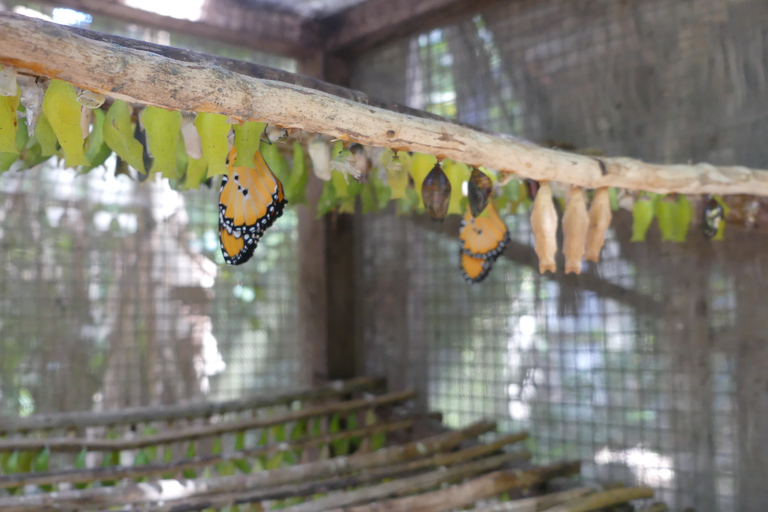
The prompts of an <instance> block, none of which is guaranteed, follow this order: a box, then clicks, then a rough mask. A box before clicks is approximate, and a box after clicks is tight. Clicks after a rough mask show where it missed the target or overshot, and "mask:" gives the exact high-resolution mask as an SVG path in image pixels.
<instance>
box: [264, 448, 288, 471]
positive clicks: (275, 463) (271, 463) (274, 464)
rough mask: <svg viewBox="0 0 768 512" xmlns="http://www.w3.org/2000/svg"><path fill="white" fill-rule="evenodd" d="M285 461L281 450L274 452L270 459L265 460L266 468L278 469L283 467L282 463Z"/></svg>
mask: <svg viewBox="0 0 768 512" xmlns="http://www.w3.org/2000/svg"><path fill="white" fill-rule="evenodd" d="M284 463H285V457H284V453H283V452H279V453H276V454H275V455H273V456H272V457H270V459H269V460H268V461H267V465H266V469H267V470H272V469H278V468H281V467H283V464H284Z"/></svg>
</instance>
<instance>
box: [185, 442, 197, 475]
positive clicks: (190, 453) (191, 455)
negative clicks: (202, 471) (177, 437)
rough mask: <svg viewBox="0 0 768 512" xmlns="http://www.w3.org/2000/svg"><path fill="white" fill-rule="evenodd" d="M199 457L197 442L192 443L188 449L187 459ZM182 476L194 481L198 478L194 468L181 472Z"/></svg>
mask: <svg viewBox="0 0 768 512" xmlns="http://www.w3.org/2000/svg"><path fill="white" fill-rule="evenodd" d="M196 456H197V443H195V441H190V442H189V446H188V447H187V458H188V459H194V458H195V457H196ZM181 474H182V475H184V478H188V479H190V480H191V479H193V478H195V477H197V471H195V470H194V469H193V468H186V469H183V470H182V471H181Z"/></svg>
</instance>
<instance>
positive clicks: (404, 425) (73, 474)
mask: <svg viewBox="0 0 768 512" xmlns="http://www.w3.org/2000/svg"><path fill="white" fill-rule="evenodd" d="M412 426H413V419H406V420H403V421H398V422H396V423H383V424H380V425H371V426H368V427H364V428H358V429H354V430H347V431H344V432H337V433H335V434H326V435H323V436H319V437H309V436H305V437H302V438H300V439H296V440H293V441H291V442H290V443H285V442H283V443H272V444H268V445H264V446H259V447H258V448H252V449H247V450H240V451H236V452H226V453H221V454H218V455H212V456H208V457H193V458H189V459H183V460H178V461H174V462H170V463H167V464H165V463H154V464H146V465H141V466H130V467H126V466H113V467H106V468H103V467H96V468H87V469H63V470H58V471H46V472H35V473H13V474H8V475H2V476H0V488H7V487H17V486H21V485H47V484H60V483H62V482H70V483H79V482H95V481H100V480H121V479H124V478H140V477H149V476H156V475H163V474H166V473H173V474H176V473H180V472H181V471H183V470H185V469H199V468H203V467H206V466H212V465H214V464H218V463H220V462H226V461H230V460H240V459H246V458H254V457H261V456H269V455H274V454H275V453H279V452H288V451H293V450H305V449H307V448H315V447H317V446H321V445H323V444H327V443H330V442H332V441H338V440H341V439H350V438H353V437H358V436H361V437H362V436H369V435H371V434H379V433H389V432H393V431H396V430H404V429H409V428H411V427H412Z"/></svg>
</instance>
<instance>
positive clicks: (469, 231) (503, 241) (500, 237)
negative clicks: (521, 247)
mask: <svg viewBox="0 0 768 512" xmlns="http://www.w3.org/2000/svg"><path fill="white" fill-rule="evenodd" d="M487 210H488V215H487V216H484V217H473V216H472V213H471V212H470V210H469V209H467V213H466V214H465V215H464V219H463V220H462V223H461V230H460V232H459V240H460V241H461V251H460V253H461V271H462V275H463V276H464V279H465V280H466V281H467V282H468V283H479V282H480V281H482V280H483V279H485V277H486V276H487V275H488V273H489V272H490V271H491V266H492V265H493V262H494V261H496V258H498V257H499V255H501V253H502V252H503V251H504V248H505V247H506V246H507V244H508V243H509V231H508V230H507V226H506V225H505V224H504V221H503V220H502V218H501V216H500V215H499V213H498V212H497V211H496V208H494V206H493V204H490V203H489V204H488V206H487Z"/></svg>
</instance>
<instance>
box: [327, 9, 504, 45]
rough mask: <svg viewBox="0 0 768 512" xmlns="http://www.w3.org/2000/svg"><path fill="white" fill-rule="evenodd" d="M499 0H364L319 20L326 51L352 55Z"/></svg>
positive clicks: (435, 26)
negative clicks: (324, 37) (325, 33)
mask: <svg viewBox="0 0 768 512" xmlns="http://www.w3.org/2000/svg"><path fill="white" fill-rule="evenodd" d="M498 3H501V0H473V1H471V2H470V1H467V0H367V1H366V2H363V3H361V4H358V5H356V6H354V7H351V8H349V9H346V10H345V11H342V12H340V13H337V14H333V15H330V16H328V17H326V18H324V19H322V20H321V22H322V25H323V28H324V29H325V30H326V31H327V39H326V44H325V49H326V51H327V52H328V53H333V54H346V55H352V54H357V53H361V52H363V51H366V50H370V49H371V48H373V47H376V46H379V45H381V44H382V43H384V42H387V41H391V40H393V39H397V38H401V37H406V36H409V35H413V34H420V33H423V32H425V31H428V30H432V29H435V28H438V27H442V26H445V25H448V24H451V23H453V22H456V21H457V20H460V19H466V17H467V16H472V15H474V14H476V13H478V12H480V11H481V10H483V9H485V8H487V7H488V6H491V5H494V4H498Z"/></svg>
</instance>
